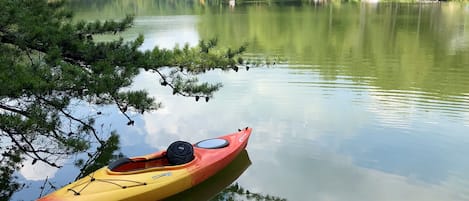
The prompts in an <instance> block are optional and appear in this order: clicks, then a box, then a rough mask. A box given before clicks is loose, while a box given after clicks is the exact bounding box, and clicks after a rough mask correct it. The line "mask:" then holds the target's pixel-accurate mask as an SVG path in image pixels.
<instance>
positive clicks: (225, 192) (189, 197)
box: [165, 150, 286, 201]
mask: <svg viewBox="0 0 469 201" xmlns="http://www.w3.org/2000/svg"><path fill="white" fill-rule="evenodd" d="M250 165H251V160H250V159H249V155H248V152H247V151H246V150H243V151H242V152H241V153H240V154H239V155H238V157H236V159H235V160H233V162H231V163H230V164H229V165H228V166H226V167H225V168H224V169H223V170H221V171H220V172H218V173H217V174H215V175H214V176H213V177H211V178H209V179H208V180H206V181H204V182H202V183H201V184H199V185H197V186H195V187H193V188H190V189H188V190H186V191H183V192H181V193H179V194H176V195H174V196H172V197H169V198H166V199H165V201H179V200H185V201H206V200H212V201H215V200H217V201H218V200H265V201H285V200H286V199H283V198H279V197H276V196H272V195H263V194H259V193H253V192H250V191H249V190H247V189H244V188H243V187H241V186H239V185H238V183H234V184H233V182H234V181H235V180H236V179H238V177H239V176H241V174H243V173H244V171H246V170H247V169H248V167H249V166H250Z"/></svg>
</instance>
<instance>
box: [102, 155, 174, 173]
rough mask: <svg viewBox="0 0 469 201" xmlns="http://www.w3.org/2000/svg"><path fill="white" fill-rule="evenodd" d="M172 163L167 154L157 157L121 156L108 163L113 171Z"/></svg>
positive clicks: (140, 168) (126, 170) (133, 169)
mask: <svg viewBox="0 0 469 201" xmlns="http://www.w3.org/2000/svg"><path fill="white" fill-rule="evenodd" d="M169 165H170V163H169V162H168V159H167V158H166V157H165V156H159V157H156V158H151V159H145V158H133V159H130V158H121V159H118V160H116V161H114V162H112V163H111V164H109V165H108V169H109V170H111V171H113V172H130V171H136V170H142V169H146V168H154V167H163V166H169Z"/></svg>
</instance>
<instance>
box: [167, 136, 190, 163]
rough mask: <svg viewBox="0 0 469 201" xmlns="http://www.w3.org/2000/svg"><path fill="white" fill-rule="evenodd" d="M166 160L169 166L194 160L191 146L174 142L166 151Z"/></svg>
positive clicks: (182, 142)
mask: <svg viewBox="0 0 469 201" xmlns="http://www.w3.org/2000/svg"><path fill="white" fill-rule="evenodd" d="M166 158H168V162H169V163H170V164H171V165H182V164H185V163H188V162H191V161H192V160H193V159H194V148H193V147H192V144H190V143H188V142H184V141H176V142H173V143H171V144H170V145H169V147H168V149H167V150H166Z"/></svg>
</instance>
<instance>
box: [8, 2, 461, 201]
mask: <svg viewBox="0 0 469 201" xmlns="http://www.w3.org/2000/svg"><path fill="white" fill-rule="evenodd" d="M71 6H72V8H73V9H74V10H75V11H76V18H77V19H85V20H94V19H119V18H122V17H123V16H125V14H127V13H134V14H135V15H136V16H137V17H136V19H135V26H134V28H132V29H131V30H129V31H127V32H125V33H123V34H121V36H122V37H124V38H125V39H127V40H130V39H133V38H135V37H136V36H137V35H138V33H142V34H144V36H145V38H146V42H145V44H144V45H143V47H142V49H149V48H151V47H153V46H156V45H157V46H160V47H166V48H171V47H173V46H174V45H175V44H176V43H179V44H183V43H189V44H191V45H195V44H196V43H197V42H198V40H200V39H209V38H213V37H217V38H218V39H219V42H220V43H221V45H222V46H226V47H233V46H239V45H241V44H243V43H244V42H248V43H249V48H248V52H247V54H246V58H247V59H249V60H258V59H266V58H267V59H268V61H269V63H270V65H262V66H259V67H255V68H251V69H250V70H249V71H245V70H241V71H239V72H237V73H236V72H221V71H213V72H209V73H207V74H204V75H201V79H202V80H206V81H210V82H222V83H223V84H224V88H222V90H221V91H220V92H218V93H216V94H215V98H214V99H213V100H212V101H210V102H208V103H205V102H195V101H194V100H192V99H187V98H184V97H179V96H172V95H171V91H170V89H166V88H161V87H160V86H159V84H158V77H157V76H155V75H152V74H148V73H142V74H141V75H140V76H138V77H137V78H136V80H135V86H134V87H135V88H139V89H147V90H148V91H149V92H150V93H151V94H153V95H154V96H155V97H156V98H157V100H160V101H162V102H163V104H164V106H165V107H164V108H163V109H161V110H158V111H157V112H154V113H151V114H145V115H143V116H139V115H134V118H135V120H136V125H135V126H133V127H127V126H125V123H126V121H125V119H124V118H123V117H121V116H119V115H117V114H115V113H113V112H112V111H114V110H113V108H108V111H109V112H107V117H106V118H104V119H102V120H101V121H102V122H104V123H106V125H110V126H109V127H110V129H116V130H117V131H118V132H119V133H121V139H122V140H121V141H122V146H123V148H122V151H123V152H124V153H125V154H126V155H129V156H133V155H139V154H145V153H149V152H152V151H154V150H157V149H162V148H165V147H166V146H167V145H168V144H169V143H170V142H172V141H174V140H187V141H191V142H196V141H198V140H200V139H204V138H208V137H215V136H218V135H219V134H224V133H229V132H232V131H235V130H236V129H237V128H241V127H245V126H250V127H253V128H254V132H253V136H252V138H251V140H250V143H249V145H248V148H247V150H248V153H247V154H246V156H243V157H244V160H243V159H240V160H241V162H237V163H235V164H234V165H231V166H230V167H229V168H232V169H233V170H231V169H230V170H225V172H224V173H222V174H221V175H220V176H218V179H215V180H211V181H210V182H208V183H205V184H204V185H202V186H200V187H198V188H197V189H194V190H192V191H193V192H189V193H187V192H186V193H187V194H182V195H178V196H179V197H176V198H175V200H191V199H193V200H197V199H195V198H196V197H200V196H202V195H206V194H210V195H214V194H216V193H217V192H219V191H221V190H222V189H223V188H224V187H225V186H226V185H228V184H230V183H232V182H238V184H239V185H240V186H242V187H243V188H245V189H247V190H249V191H251V192H256V193H260V194H263V195H266V194H269V195H272V196H278V197H281V198H285V199H288V200H294V201H296V200H300V201H301V200H317V201H322V200H324V201H328V200H344V201H354V200H356V201H366V200H370V201H375V200H390V201H397V200H425V201H432V200H469V171H468V170H469V157H468V156H469V56H468V55H469V6H468V5H467V4H459V3H442V4H439V3H430V4H398V3H379V4H370V3H349V4H344V3H343V4H338V3H332V4H323V5H315V4H299V3H298V4H296V3H283V4H276V3H251V4H236V5H235V7H229V5H228V4H222V5H219V4H217V5H209V4H208V3H207V4H203V1H202V3H199V2H192V1H190V2H183V1H153V0H112V1H111V0H108V1H106V0H101V1H85V0H75V1H73V3H72V5H71ZM108 39H110V38H109V37H108V36H103V37H101V38H100V40H108ZM274 62H275V64H273V63H274ZM63 163H64V164H65V166H66V168H64V169H61V170H54V169H50V168H44V167H41V166H35V167H31V166H29V165H26V166H25V167H24V168H23V169H22V170H21V171H20V176H21V177H23V178H26V179H28V180H29V183H30V188H28V189H25V190H24V191H22V192H20V193H18V194H17V196H16V198H17V199H26V200H29V199H34V198H36V197H37V196H34V197H31V195H36V194H38V192H39V190H37V186H38V185H40V184H42V182H43V181H42V179H44V178H45V177H46V176H48V177H50V178H51V181H53V182H54V184H56V185H59V186H60V185H62V184H65V183H67V182H69V181H70V180H72V179H73V178H75V176H76V174H77V172H78V170H76V169H74V168H73V165H71V164H72V162H71V161H64V162H63ZM227 172H228V173H227ZM230 172H231V173H232V174H230ZM240 175H241V176H240ZM238 176H239V177H238ZM218 183H220V184H219V185H218ZM214 185H215V186H214ZM213 191H215V192H213ZM203 199H207V198H203ZM238 199H243V197H242V196H240V197H238Z"/></svg>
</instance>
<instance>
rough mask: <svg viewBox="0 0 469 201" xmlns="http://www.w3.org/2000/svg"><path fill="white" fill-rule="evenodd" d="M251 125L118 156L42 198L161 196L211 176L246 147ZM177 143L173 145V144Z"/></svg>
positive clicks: (64, 200)
mask: <svg viewBox="0 0 469 201" xmlns="http://www.w3.org/2000/svg"><path fill="white" fill-rule="evenodd" d="M251 131H252V128H245V129H243V130H239V131H238V132H236V133H232V134H228V135H224V136H221V137H217V138H212V139H207V140H202V141H200V142H197V143H195V144H192V145H191V144H188V143H185V142H182V141H177V142H174V143H173V144H171V145H170V146H169V147H168V149H167V150H163V151H159V152H155V153H152V154H148V155H145V156H138V157H132V158H123V159H119V160H117V161H115V162H113V163H111V164H109V165H108V166H105V167H103V168H101V169H98V170H96V171H95V172H93V173H91V174H89V175H87V176H86V177H84V178H81V179H79V180H77V181H75V182H73V183H71V184H68V185H66V186H64V187H63V188H61V189H59V190H57V191H55V192H53V193H51V194H49V195H47V196H45V197H42V198H40V199H39V201H72V200H73V201H81V200H122V201H123V200H139V201H140V200H141V201H144V200H151V201H154V200H162V199H164V198H167V197H169V196H172V195H175V194H177V193H179V192H182V191H184V190H187V189H189V188H191V187H193V186H195V185H197V184H199V183H201V182H202V181H205V180H206V179H208V178H210V177H211V176H213V175H214V174H216V173H217V172H219V171H220V170H222V169H223V168H224V167H226V166H227V165H228V164H230V163H231V162H232V161H233V160H234V159H235V158H236V157H237V156H238V155H239V154H240V153H241V151H243V150H244V149H245V148H246V146H247V143H248V140H249V137H250V135H251ZM173 145H174V146H173Z"/></svg>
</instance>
